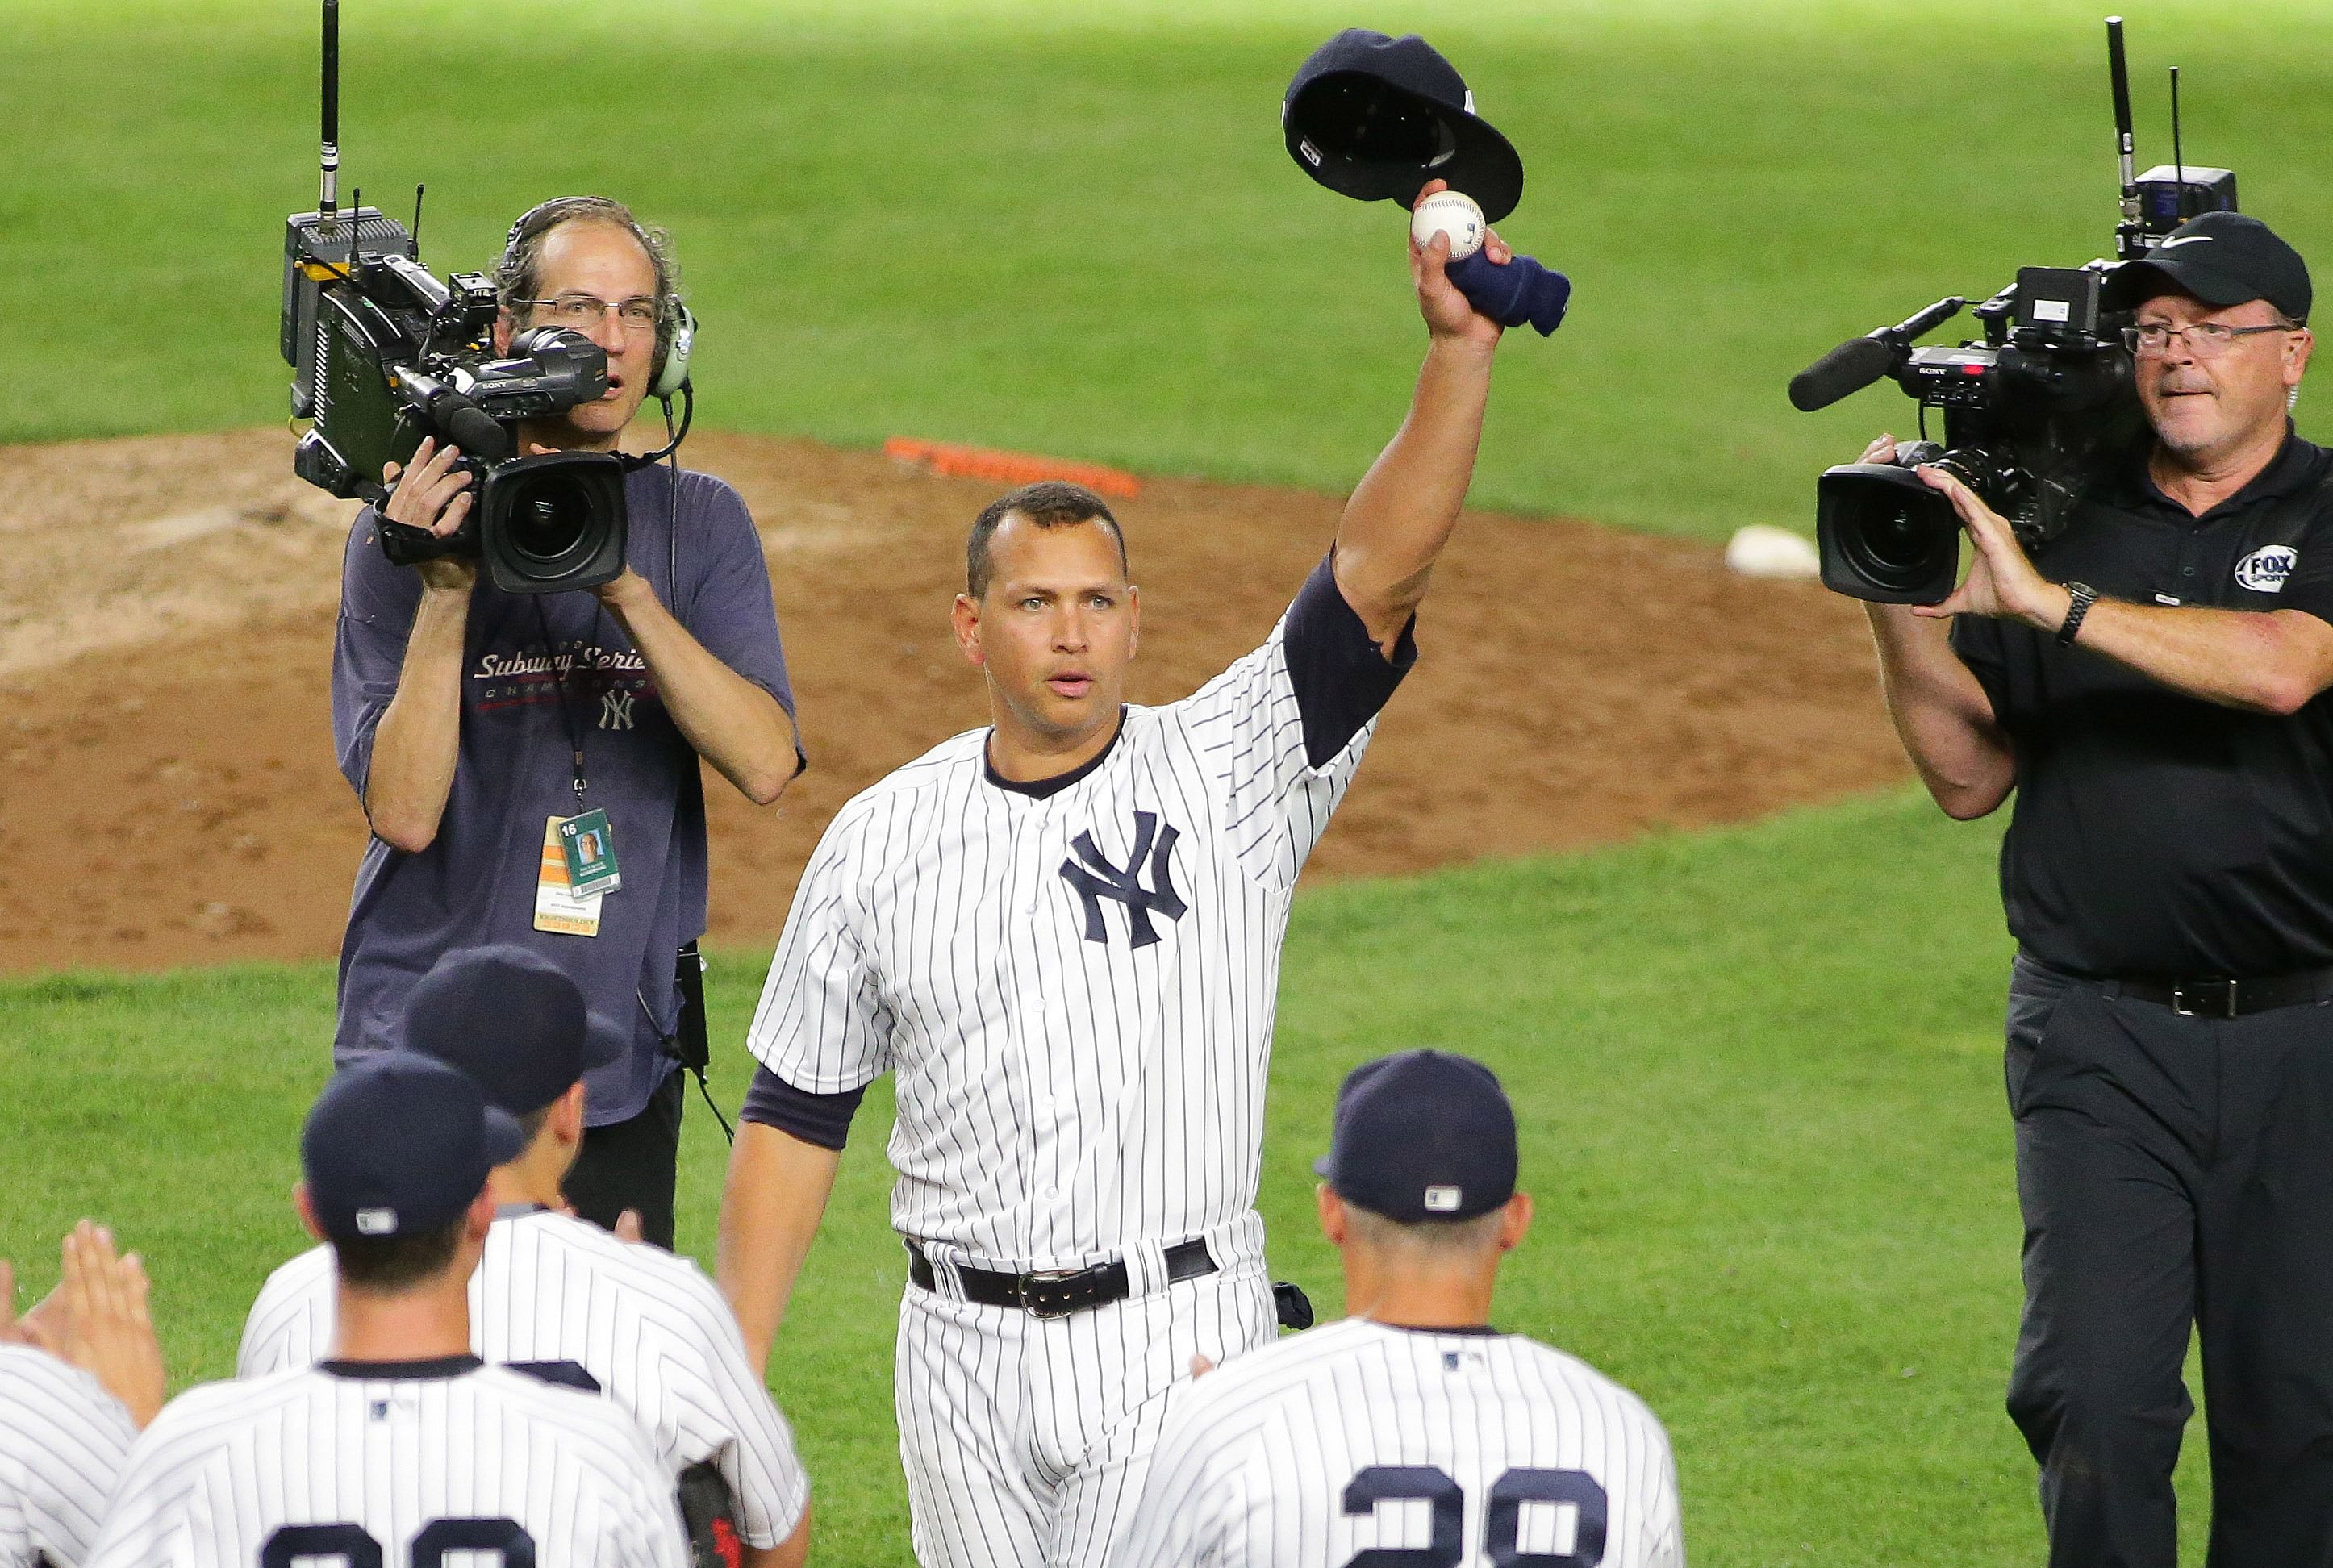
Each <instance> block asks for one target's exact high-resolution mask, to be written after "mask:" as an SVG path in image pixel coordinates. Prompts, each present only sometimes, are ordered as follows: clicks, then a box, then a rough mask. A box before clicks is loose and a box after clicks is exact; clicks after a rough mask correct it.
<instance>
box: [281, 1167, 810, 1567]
mask: <svg viewBox="0 0 2333 1568" xmlns="http://www.w3.org/2000/svg"><path fill="white" fill-rule="evenodd" d="M333 1297H334V1279H333V1273H332V1255H331V1248H322V1247H320V1248H314V1249H312V1250H311V1251H309V1252H306V1253H302V1255H301V1256H300V1257H295V1258H293V1259H292V1260H291V1261H290V1262H288V1263H286V1264H284V1265H283V1267H281V1268H278V1269H277V1270H276V1271H275V1272H274V1274H273V1275H271V1276H268V1281H267V1284H266V1286H264V1288H263V1289H262V1290H261V1291H260V1294H259V1299H258V1300H257V1301H256V1302H255V1303H254V1304H253V1306H252V1309H251V1316H250V1320H249V1322H248V1323H247V1324H245V1330H244V1339H243V1347H242V1350H241V1353H239V1355H238V1356H237V1358H236V1366H235V1375H236V1376H238V1377H241V1378H246V1379H248V1378H254V1377H264V1376H267V1375H270V1374H273V1373H274V1372H280V1371H282V1370H283V1369H286V1368H291V1367H301V1366H307V1365H311V1364H313V1363H314V1362H317V1361H319V1360H321V1359H322V1356H323V1355H324V1353H325V1351H326V1348H327V1347H328V1346H330V1344H331V1341H332V1334H333V1329H334V1323H333ZM469 1304H470V1343H471V1348H472V1349H473V1350H475V1352H476V1353H478V1354H479V1355H480V1356H482V1357H484V1358H485V1360H486V1361H488V1362H493V1363H495V1364H497V1365H514V1366H516V1367H518V1368H520V1369H521V1370H523V1371H531V1372H534V1373H535V1374H536V1375H538V1376H544V1377H550V1378H553V1379H555V1380H561V1381H566V1382H570V1383H571V1384H572V1385H573V1386H577V1387H596V1388H597V1389H598V1390H599V1391H600V1392H602V1393H604V1394H605V1395H606V1396H607V1397H608V1398H609V1399H610V1400H612V1401H615V1403H616V1404H617V1405H619V1406H620V1407H621V1408H622V1409H623V1410H626V1411H628V1412H629V1414H630V1415H631V1416H632V1417H633V1418H634V1420H637V1421H638V1424H639V1426H640V1428H641V1429H642V1430H643V1431H644V1432H645V1434H646V1435H647V1437H648V1442H649V1446H650V1448H652V1449H653V1450H654V1451H655V1453H656V1455H657V1458H658V1463H659V1464H661V1465H662V1466H663V1468H665V1470H666V1471H667V1474H669V1475H672V1476H674V1477H678V1476H679V1475H680V1474H681V1473H682V1472H683V1471H685V1470H686V1469H687V1468H689V1467H690V1466H693V1465H698V1464H707V1463H709V1464H712V1465H715V1467H717V1468H719V1469H720V1471H721V1472H722V1475H723V1477H724V1478H725V1480H726V1481H727V1482H728V1484H729V1487H730V1489H731V1491H732V1493H733V1494H734V1498H735V1501H736V1504H737V1507H738V1514H739V1516H738V1519H737V1525H738V1529H739V1531H740V1533H741V1534H742V1535H744V1539H745V1540H746V1542H747V1543H748V1544H754V1545H770V1544H775V1543H776V1542H778V1541H781V1540H783V1539H785V1538H786V1537H787V1536H788V1535H791V1534H792V1532H793V1530H794V1529H795V1527H796V1525H798V1524H799V1522H800V1521H801V1519H802V1511H803V1509H804V1507H805V1506H807V1503H808V1498H809V1483H808V1480H807V1478H806V1477H804V1475H803V1473H802V1462H801V1460H800V1459H799V1458H797V1457H796V1453H795V1448H794V1442H793V1434H792V1429H790V1428H789V1427H788V1426H787V1424H786V1420H785V1418H784V1417H783V1416H782V1415H781V1414H780V1413H779V1411H778V1409H777V1406H776V1405H775V1404H774V1403H773V1401H772V1400H771V1398H770V1394H769V1390H768V1389H767V1388H766V1387H765V1386H764V1385H763V1382H762V1381H761V1380H760V1379H759V1378H756V1377H754V1374H753V1372H752V1371H751V1370H750V1369H749V1368H748V1366H747V1365H746V1362H745V1348H744V1341H743V1340H742V1339H741V1338H740V1337H739V1335H738V1332H737V1323H736V1319H735V1318H734V1317H733V1316H732V1315H730V1312H729V1308H728V1304H727V1303H725V1301H723V1300H722V1298H721V1293H720V1291H719V1289H718V1288H717V1287H715V1285H714V1283H713V1281H712V1280H711V1278H709V1277H708V1276H706V1274H705V1272H704V1271H703V1270H702V1269H700V1268H698V1267H696V1264H695V1263H693V1262H691V1261H690V1260H688V1259H686V1258H684V1257H675V1256H674V1255H673V1254H671V1253H668V1252H665V1251H663V1250H661V1249H660V1248H653V1247H648V1246H643V1245H640V1244H638V1243H628V1242H623V1241H619V1240H618V1239H617V1238H614V1237H613V1236H610V1235H609V1234H608V1233H607V1232H606V1231H604V1230H601V1229H600V1228H599V1227H598V1226H596V1225H592V1224H590V1223H589V1222H588V1221H585V1220H581V1219H574V1218H573V1217H571V1216H570V1215H566V1214H562V1213H560V1212H558V1211H557V1210H555V1209H544V1208H542V1207H540V1206H538V1205H533V1204H516V1205H507V1206H505V1207H504V1209H501V1210H500V1211H498V1212H497V1214H496V1216H495V1219H494V1227H493V1229H490V1230H489V1231H487V1233H486V1241H485V1254H484V1256H482V1257H480V1258H479V1260H478V1267H477V1272H476V1273H475V1274H473V1275H472V1276H470V1284H469ZM570 1369H571V1370H570ZM576 1372H580V1373H581V1378H576V1377H574V1376H573V1375H572V1373H576Z"/></svg>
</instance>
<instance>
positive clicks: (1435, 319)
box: [1409, 179, 1515, 348]
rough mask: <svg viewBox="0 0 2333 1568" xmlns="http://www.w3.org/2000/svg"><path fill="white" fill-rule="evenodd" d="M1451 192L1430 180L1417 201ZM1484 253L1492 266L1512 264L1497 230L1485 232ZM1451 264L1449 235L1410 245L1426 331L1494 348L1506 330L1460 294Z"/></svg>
mask: <svg viewBox="0 0 2333 1568" xmlns="http://www.w3.org/2000/svg"><path fill="white" fill-rule="evenodd" d="M1449 188H1450V182H1449V181H1448V180H1440V179H1437V180H1429V181H1427V182H1426V185H1425V186H1424V187H1423V188H1422V189H1420V190H1419V191H1418V193H1417V200H1418V201H1421V202H1422V201H1424V200H1425V199H1426V197H1427V196H1432V195H1434V194H1435V192H1437V191H1445V190H1448V189H1449ZM1412 205H1413V206H1415V205H1416V204H1415V203H1413V204H1412ZM1483 254H1484V255H1486V256H1488V257H1489V258H1490V259H1491V262H1492V264H1493V265H1494V266H1501V267H1503V266H1505V265H1506V264H1507V263H1509V262H1511V261H1512V260H1513V259H1514V254H1515V253H1514V252H1513V251H1512V250H1510V249H1508V248H1507V242H1506V241H1504V240H1503V239H1501V238H1500V237H1499V234H1498V231H1497V230H1495V229H1486V230H1484V231H1483ZM1449 264H1450V239H1449V236H1448V235H1446V234H1436V235H1435V236H1434V243H1433V244H1431V245H1426V246H1421V245H1419V244H1418V243H1417V241H1416V240H1415V239H1412V240H1411V241H1410V242H1409V281H1410V282H1411V283H1412V284H1413V285H1414V286H1415V287H1416V290H1417V310H1418V313H1419V314H1420V315H1422V316H1424V317H1425V318H1426V330H1427V331H1429V332H1431V333H1432V334H1433V335H1434V336H1435V338H1436V339H1452V340H1455V341H1460V342H1472V343H1480V344H1481V345H1483V347H1484V348H1490V347H1492V346H1493V345H1495V344H1496V343H1497V342H1498V340H1499V334H1500V333H1501V332H1503V331H1504V330H1506V329H1504V328H1503V327H1502V326H1500V325H1499V323H1498V322H1496V321H1494V320H1492V319H1491V318H1490V317H1488V316H1485V315H1484V314H1483V313H1482V312H1481V311H1477V310H1476V309H1474V304H1473V302H1472V301H1469V300H1468V299H1467V298H1466V296H1465V295H1464V294H1463V293H1461V292H1459V290H1458V285H1457V284H1455V283H1454V282H1451V281H1450V279H1449V276H1448V272H1447V269H1448V267H1449Z"/></svg>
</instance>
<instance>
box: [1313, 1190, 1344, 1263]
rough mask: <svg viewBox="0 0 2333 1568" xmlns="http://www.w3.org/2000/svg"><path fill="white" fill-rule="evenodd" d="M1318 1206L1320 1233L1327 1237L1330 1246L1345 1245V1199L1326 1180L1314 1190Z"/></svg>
mask: <svg viewBox="0 0 2333 1568" xmlns="http://www.w3.org/2000/svg"><path fill="white" fill-rule="evenodd" d="M1314 1197H1315V1199H1316V1200H1318V1202H1319V1203H1320V1234H1321V1235H1323V1236H1325V1237H1327V1238H1329V1245H1330V1246H1331V1247H1342V1246H1344V1245H1345V1200H1343V1199H1341V1198H1339V1197H1338V1196H1337V1193H1336V1190H1335V1189H1334V1188H1332V1187H1330V1185H1329V1184H1328V1183H1327V1182H1326V1181H1323V1182H1321V1183H1320V1186H1319V1187H1318V1188H1316V1189H1315V1190H1314Z"/></svg>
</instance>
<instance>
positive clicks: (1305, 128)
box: [1280, 27, 1523, 223]
mask: <svg viewBox="0 0 2333 1568" xmlns="http://www.w3.org/2000/svg"><path fill="white" fill-rule="evenodd" d="M1280 124H1281V131H1282V136H1283V138H1284V139H1285V140H1286V141H1287V143H1288V156H1289V157H1291V158H1294V159H1295V160H1296V162H1297V165H1298V167H1301V168H1302V169H1303V170H1304V172H1305V173H1306V174H1309V175H1311V177H1313V178H1314V179H1316V180H1318V181H1320V183H1321V184H1322V185H1324V186H1328V187H1329V188H1330V190H1332V191H1335V192H1337V193H1339V195H1341V196H1353V197H1356V198H1358V199H1359V200H1361V201H1395V202H1399V203H1401V205H1402V206H1410V205H1412V204H1413V203H1415V202H1416V200H1417V193H1418V191H1419V190H1420V189H1421V188H1422V187H1423V186H1425V185H1426V182H1427V181H1429V180H1437V179H1439V180H1447V181H1449V182H1450V186H1451V188H1452V189H1453V190H1458V191H1464V193H1465V194H1466V195H1468V196H1472V197H1474V205H1475V206H1479V207H1481V208H1482V209H1483V220H1484V221H1485V222H1487V223H1497V222H1498V221H1499V220H1500V219H1501V218H1503V217H1505V216H1506V215H1508V214H1509V213H1511V212H1512V211H1514V210H1515V204H1516V203H1517V202H1519V201H1521V200H1522V195H1523V160H1522V158H1519V157H1517V156H1516V153H1515V149H1514V146H1513V144H1512V143H1511V142H1509V141H1508V140H1507V139H1506V138H1505V137H1503V136H1501V135H1500V134H1499V133H1498V132H1497V131H1496V130H1493V129H1492V128H1491V126H1490V123H1489V122H1488V121H1487V120H1483V119H1482V118H1481V117H1480V116H1479V115H1477V114H1476V113H1475V112H1474V93H1473V92H1471V91H1468V90H1467V87H1466V81H1465V78H1464V77H1462V76H1460V75H1459V74H1458V72H1457V68H1456V67H1455V66H1453V65H1452V64H1451V63H1450V62H1448V61H1447V60H1445V59H1444V58H1443V57H1442V56H1441V55H1440V54H1439V53H1436V52H1435V48H1434V46H1433V45H1432V44H1430V43H1427V42H1426V40H1425V39H1423V38H1420V37H1419V36H1418V35H1417V34H1416V33H1407V34H1405V35H1404V36H1402V37H1399V38H1392V37H1388V36H1387V35H1386V34H1385V33H1372V32H1369V31H1368V29H1366V28H1361V27H1348V28H1347V29H1345V31H1343V32H1342V33H1338V34H1337V35H1336V36H1335V37H1334V38H1331V39H1330V40H1329V42H1328V43H1323V44H1322V45H1320V48H1318V49H1316V50H1314V51H1313V52H1312V53H1311V58H1309V59H1307V60H1306V61H1305V62H1304V63H1303V64H1302V65H1301V66H1299V67H1298V68H1297V71H1296V76H1295V80H1293V81H1291V82H1289V84H1288V91H1287V94H1286V96H1284V97H1283V98H1282V100H1281V103H1280Z"/></svg>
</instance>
